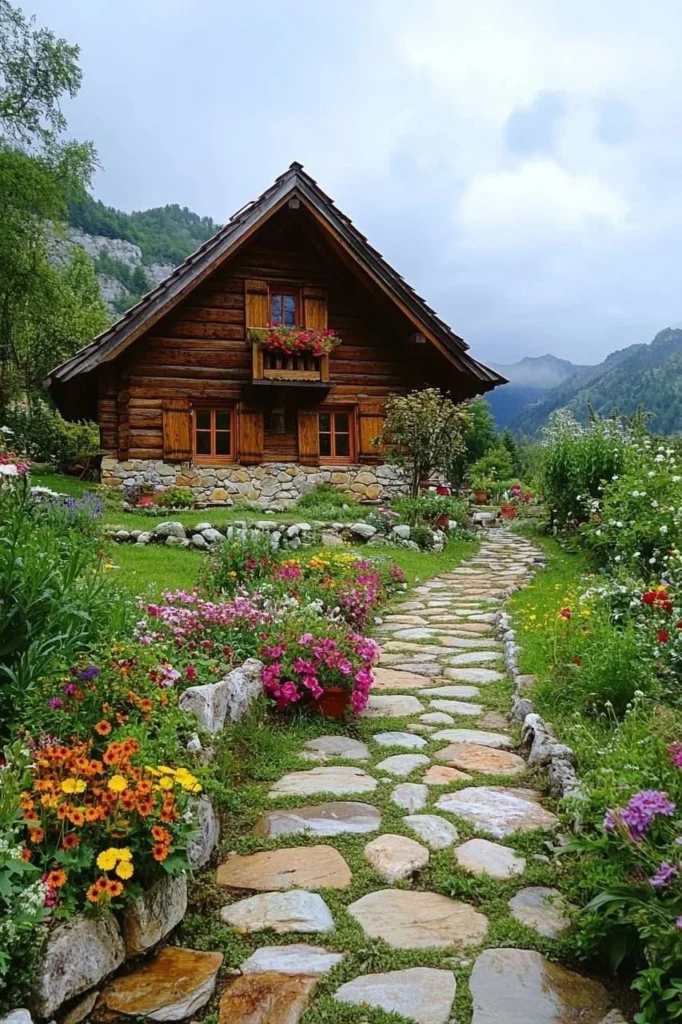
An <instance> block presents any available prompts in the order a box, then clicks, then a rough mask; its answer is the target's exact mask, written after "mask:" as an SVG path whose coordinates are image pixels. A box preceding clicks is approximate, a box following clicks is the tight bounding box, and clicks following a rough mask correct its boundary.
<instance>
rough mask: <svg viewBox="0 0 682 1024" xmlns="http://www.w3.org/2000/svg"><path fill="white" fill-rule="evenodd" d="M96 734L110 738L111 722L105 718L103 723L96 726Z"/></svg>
mask: <svg viewBox="0 0 682 1024" xmlns="http://www.w3.org/2000/svg"><path fill="white" fill-rule="evenodd" d="M95 732H96V733H97V734H98V735H99V736H108V735H109V733H110V732H111V722H107V720H106V718H103V719H102V721H101V722H98V723H97V725H96V726H95Z"/></svg>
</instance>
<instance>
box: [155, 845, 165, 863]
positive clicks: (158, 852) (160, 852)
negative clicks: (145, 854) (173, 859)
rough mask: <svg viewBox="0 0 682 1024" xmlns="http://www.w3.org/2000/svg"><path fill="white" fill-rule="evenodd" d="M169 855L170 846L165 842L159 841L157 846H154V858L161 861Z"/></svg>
mask: <svg viewBox="0 0 682 1024" xmlns="http://www.w3.org/2000/svg"><path fill="white" fill-rule="evenodd" d="M167 856H168V847H167V846H164V845H163V843H157V844H156V845H155V846H153V847H152V857H153V858H154V860H158V861H159V862H161V861H163V860H165V859H166V857H167Z"/></svg>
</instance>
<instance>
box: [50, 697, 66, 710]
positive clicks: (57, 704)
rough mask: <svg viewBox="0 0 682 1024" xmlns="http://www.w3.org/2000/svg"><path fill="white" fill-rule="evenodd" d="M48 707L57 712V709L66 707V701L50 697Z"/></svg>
mask: <svg viewBox="0 0 682 1024" xmlns="http://www.w3.org/2000/svg"><path fill="white" fill-rule="evenodd" d="M47 706H48V708H52V710H53V711H56V710H57V708H62V707H64V701H63V700H62V699H61V697H50V699H49V700H48V702H47Z"/></svg>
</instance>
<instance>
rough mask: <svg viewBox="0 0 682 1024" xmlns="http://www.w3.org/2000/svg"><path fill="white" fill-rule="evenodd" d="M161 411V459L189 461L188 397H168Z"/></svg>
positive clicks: (189, 425)
mask: <svg viewBox="0 0 682 1024" xmlns="http://www.w3.org/2000/svg"><path fill="white" fill-rule="evenodd" d="M162 411H163V461H164V462H190V461H191V458H192V422H191V416H190V411H189V399H188V398H169V399H167V400H166V401H164V403H163V405H162Z"/></svg>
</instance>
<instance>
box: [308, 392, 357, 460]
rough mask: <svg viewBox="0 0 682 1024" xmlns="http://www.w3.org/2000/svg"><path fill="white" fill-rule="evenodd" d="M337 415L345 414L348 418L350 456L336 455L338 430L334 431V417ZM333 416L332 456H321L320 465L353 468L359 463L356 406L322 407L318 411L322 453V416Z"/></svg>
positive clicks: (318, 432)
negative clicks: (354, 464) (352, 466)
mask: <svg viewBox="0 0 682 1024" xmlns="http://www.w3.org/2000/svg"><path fill="white" fill-rule="evenodd" d="M337 413H344V414H345V415H346V416H348V449H349V451H348V455H336V454H335V449H336V430H335V429H334V417H335V416H336V414H337ZM321 415H329V416H331V418H332V419H331V422H330V426H331V428H332V429H331V434H330V436H331V448H332V454H331V455H322V454H320V463H321V464H322V465H326V466H351V465H353V463H355V462H357V426H356V422H355V419H356V417H355V406H353V405H321V406H320V407H319V409H318V410H317V437H318V450H319V451H320V453H321V451H322V446H321V445H320V443H319V439H320V416H321Z"/></svg>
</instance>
